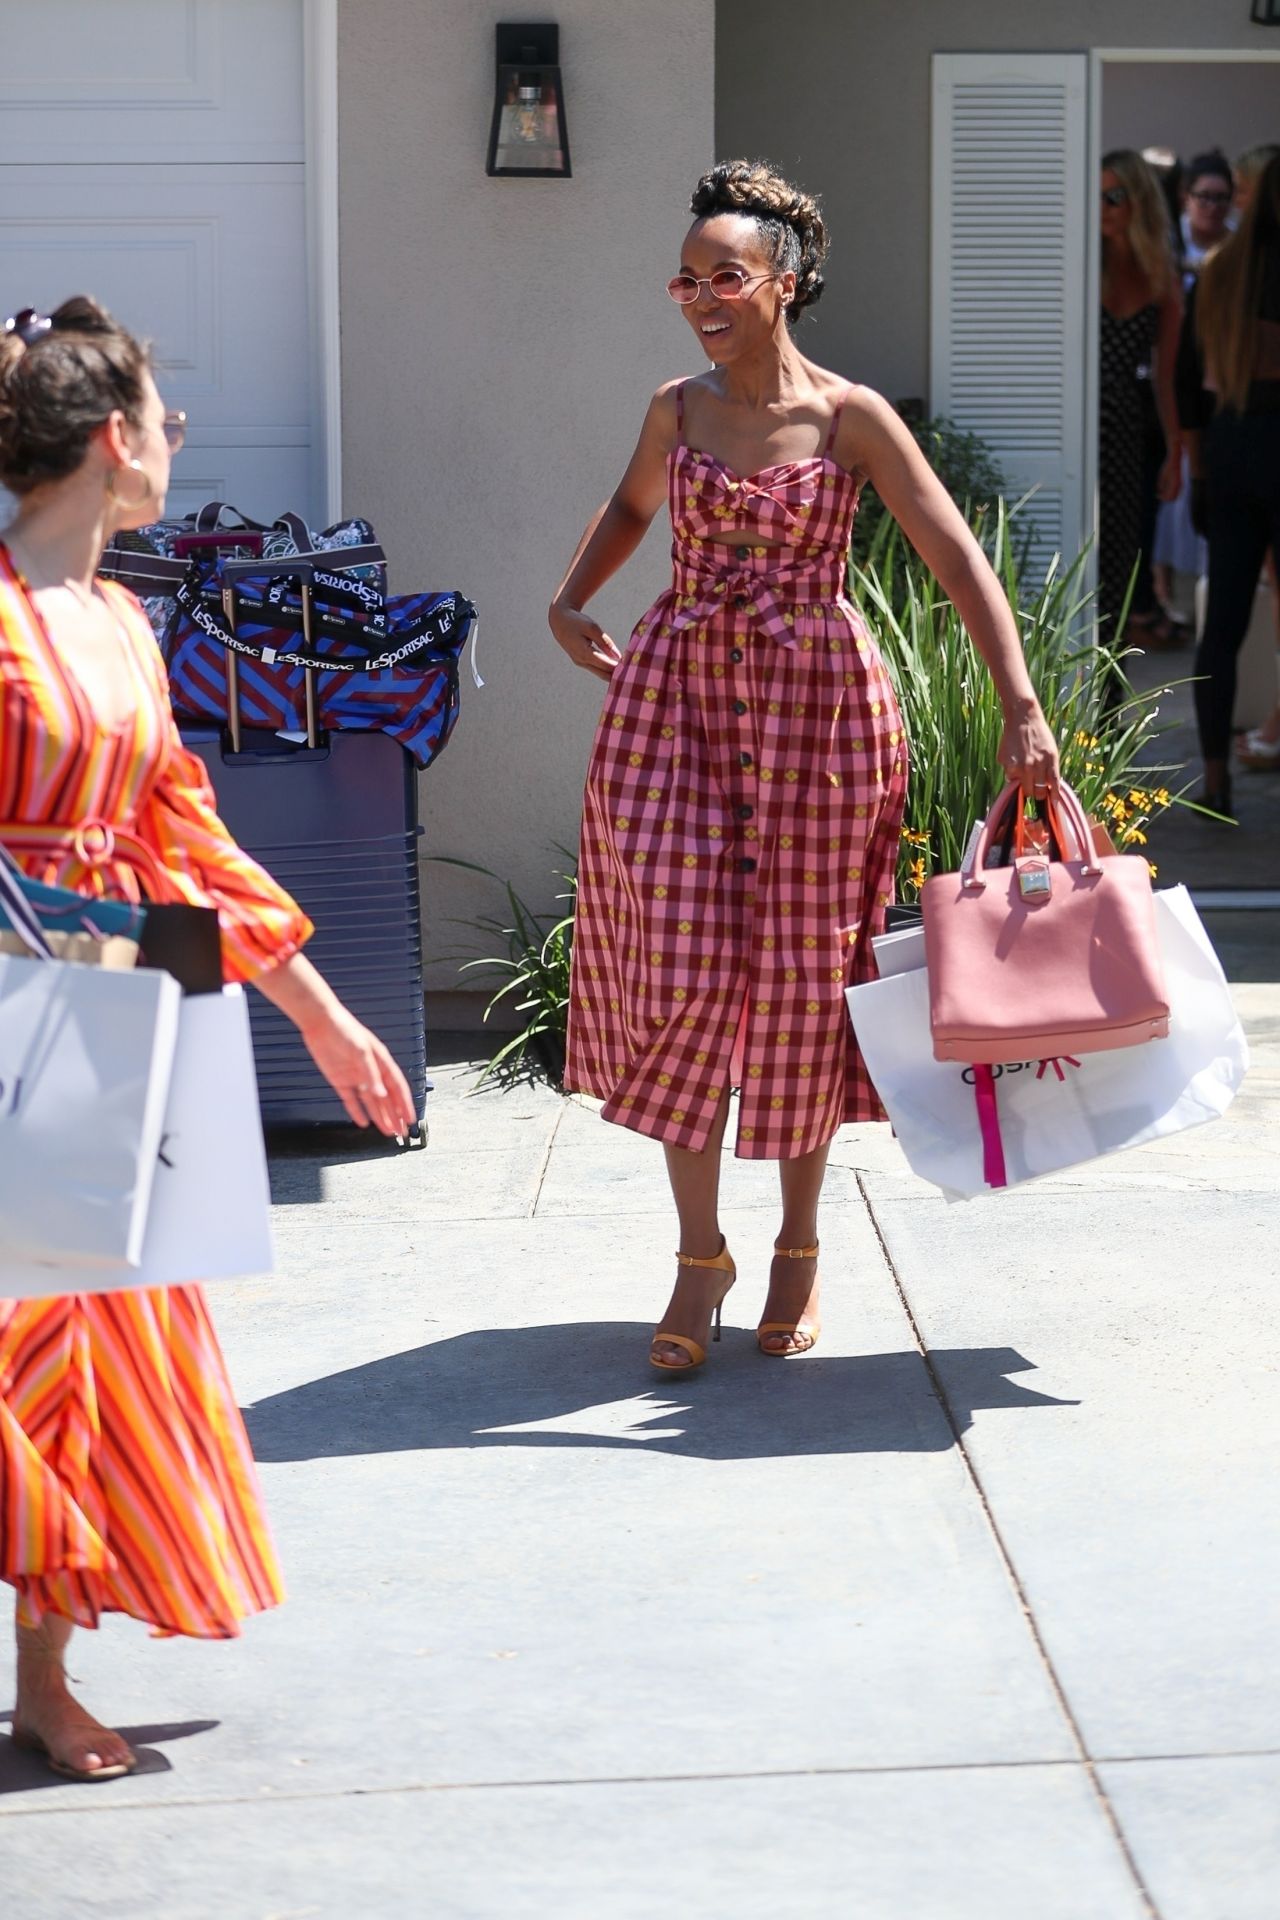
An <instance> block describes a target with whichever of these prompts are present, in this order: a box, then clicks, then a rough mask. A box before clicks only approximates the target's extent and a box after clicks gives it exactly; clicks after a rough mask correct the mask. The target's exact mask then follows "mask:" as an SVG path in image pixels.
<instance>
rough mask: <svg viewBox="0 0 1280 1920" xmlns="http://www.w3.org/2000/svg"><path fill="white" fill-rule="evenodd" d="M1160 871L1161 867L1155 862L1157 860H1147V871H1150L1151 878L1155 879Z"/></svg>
mask: <svg viewBox="0 0 1280 1920" xmlns="http://www.w3.org/2000/svg"><path fill="white" fill-rule="evenodd" d="M1159 871H1160V869H1159V867H1158V866H1157V865H1156V863H1155V861H1154V860H1148V862H1147V872H1148V873H1149V874H1150V875H1151V878H1152V879H1153V880H1154V879H1155V878H1156V875H1157V874H1158V873H1159Z"/></svg>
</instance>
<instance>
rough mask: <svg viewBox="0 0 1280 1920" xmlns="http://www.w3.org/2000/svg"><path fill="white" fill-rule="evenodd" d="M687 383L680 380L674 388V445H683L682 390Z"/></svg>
mask: <svg viewBox="0 0 1280 1920" xmlns="http://www.w3.org/2000/svg"><path fill="white" fill-rule="evenodd" d="M687 385H688V382H687V381H685V380H682V381H681V382H680V384H679V386H678V387H677V388H676V445H677V446H678V447H682V446H683V445H684V390H685V387H686V386H687Z"/></svg>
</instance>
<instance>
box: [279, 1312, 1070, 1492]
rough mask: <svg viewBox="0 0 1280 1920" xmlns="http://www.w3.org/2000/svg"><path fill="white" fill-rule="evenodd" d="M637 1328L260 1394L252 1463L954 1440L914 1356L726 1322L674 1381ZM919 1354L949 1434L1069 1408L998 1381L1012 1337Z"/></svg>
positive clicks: (1010, 1364) (781, 1452)
mask: <svg viewBox="0 0 1280 1920" xmlns="http://www.w3.org/2000/svg"><path fill="white" fill-rule="evenodd" d="M651 1335H652V1328H651V1327H650V1326H648V1325H640V1324H635V1323H628V1322H625V1321H623V1322H612V1323H606V1324H603V1325H602V1324H601V1323H599V1322H590V1323H582V1324H573V1323H570V1324H566V1325H558V1326H544V1327H517V1328H506V1329H499V1328H493V1329H487V1330H483V1331H477V1332H473V1333H465V1334H460V1335H458V1336H457V1338H455V1339H452V1340H441V1341H439V1342H437V1343H435V1344H433V1345H430V1346H425V1347H416V1348H414V1349H412V1350H411V1351H410V1352H407V1353H397V1354H391V1355H388V1357H387V1358H386V1359H383V1360H375V1361H371V1362H370V1363H369V1364H368V1365H366V1366H362V1367H352V1368H351V1369H349V1370H348V1371H347V1372H344V1373H335V1374H329V1375H327V1376H326V1377H325V1378H323V1379H320V1380H312V1381H308V1382H307V1383H306V1384H305V1385H303V1386H300V1387H293V1388H291V1389H290V1390H289V1391H288V1392H285V1393H279V1394H273V1395H272V1396H271V1397H270V1398H269V1399H266V1400H261V1401H259V1402H258V1403H257V1405H256V1406H253V1407H250V1408H248V1409H247V1410H246V1411H245V1416H244V1417H245V1422H246V1425H247V1426H248V1429H249V1437H250V1439H251V1441H252V1443H253V1450H254V1453H255V1455H256V1456H257V1458H258V1459H259V1460H262V1461H285V1460H317V1459H332V1458H335V1457H339V1456H342V1455H347V1454H370V1453H403V1452H411V1451H415V1450H417V1449H421V1448H445V1447H461V1448H474V1447H478V1446H496V1447H520V1446H529V1447H631V1448H636V1447H637V1446H640V1447H644V1448H647V1449H649V1450H653V1451H657V1452H660V1453H674V1454H684V1455H688V1456H689V1457H691V1458H694V1459H701V1460H754V1459H766V1458H785V1457H788V1456H790V1455H804V1454H832V1453H912V1452H943V1451H945V1450H946V1449H947V1448H949V1447H950V1446H951V1445H952V1444H953V1438H954V1436H953V1433H952V1428H951V1426H950V1425H949V1424H948V1420H947V1417H946V1415H945V1414H944V1412H943V1409H942V1408H941V1407H940V1405H939V1404H938V1399H937V1396H936V1394H935V1393H934V1390H933V1385H932V1382H931V1380H930V1377H929V1373H928V1370H927V1369H926V1367H925V1365H924V1362H923V1360H922V1359H921V1357H920V1355H919V1354H918V1353H916V1352H904V1353H876V1354H866V1355H861V1356H852V1357H849V1356H843V1355H833V1356H830V1357H824V1356H823V1355H822V1354H821V1353H817V1354H814V1355H812V1356H811V1357H809V1358H806V1359H798V1360H782V1361H778V1360H766V1359H764V1358H762V1357H761V1356H760V1355H759V1354H758V1353H757V1352H756V1349H755V1342H754V1338H753V1336H752V1335H751V1334H750V1333H749V1332H747V1331H745V1330H741V1329H736V1328H731V1329H727V1330H726V1337H725V1339H724V1340H723V1341H722V1342H721V1344H720V1345H719V1346H718V1347H713V1348H712V1349H711V1358H710V1360H709V1361H708V1363H707V1367H706V1369H705V1371H703V1372H700V1373H698V1374H695V1375H694V1376H693V1377H692V1378H689V1379H685V1378H682V1377H681V1376H680V1375H679V1374H677V1373H671V1374H661V1373H658V1372H656V1371H655V1370H654V1369H652V1368H650V1367H649V1366H648V1365H647V1363H646V1360H645V1355H646V1353H647V1350H648V1344H649V1340H650V1338H651ZM930 1358H931V1360H932V1362H933V1364H934V1366H935V1367H936V1369H937V1372H938V1377H939V1379H940V1380H941V1381H942V1383H943V1389H944V1392H945V1394H946V1398H947V1403H948V1409H949V1412H950V1416H951V1419H952V1420H953V1421H954V1423H955V1426H956V1428H957V1429H958V1430H959V1431H960V1432H964V1430H965V1429H966V1428H967V1427H968V1426H969V1425H970V1424H971V1421H972V1416H973V1413H974V1411H975V1409H977V1408H980V1407H981V1408H993V1407H1007V1408H1025V1407H1052V1406H1076V1405H1078V1404H1079V1402H1078V1401H1073V1400H1055V1399H1053V1398H1051V1397H1050V1396H1049V1395H1047V1394H1041V1393H1036V1392H1035V1391H1034V1390H1033V1389H1031V1388H1029V1387H1025V1386H1022V1385H1021V1384H1020V1383H1018V1382H1017V1381H1014V1380H1010V1379H1008V1378H1007V1377H1006V1376H1007V1375H1009V1374H1011V1373H1021V1372H1026V1371H1027V1370H1029V1369H1033V1365H1034V1363H1033V1362H1032V1361H1030V1360H1024V1359H1023V1357H1022V1355H1021V1354H1019V1353H1018V1352H1017V1351H1016V1350H1015V1349H1014V1348H1012V1347H960V1348H952V1349H945V1348H944V1349H941V1350H938V1351H935V1352H933V1353H931V1355H930ZM557 1423H558V1424H557ZM511 1429H514V1431H512V1430H511ZM521 1429H524V1430H523V1431H521Z"/></svg>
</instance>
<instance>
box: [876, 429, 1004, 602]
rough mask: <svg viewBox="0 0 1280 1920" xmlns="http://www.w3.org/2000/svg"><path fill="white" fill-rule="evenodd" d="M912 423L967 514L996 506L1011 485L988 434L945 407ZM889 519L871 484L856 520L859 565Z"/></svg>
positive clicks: (929, 457) (924, 450)
mask: <svg viewBox="0 0 1280 1920" xmlns="http://www.w3.org/2000/svg"><path fill="white" fill-rule="evenodd" d="M909 424H910V427H911V434H912V437H913V439H914V440H915V443H916V445H917V446H918V447H919V448H920V450H921V451H922V453H923V454H924V457H925V459H926V460H927V461H928V462H929V465H930V466H931V467H932V468H933V471H934V472H935V473H936V474H937V476H938V478H939V480H941V482H942V484H943V486H944V487H945V488H946V490H947V492H948V493H949V494H950V495H951V498H952V499H953V500H954V501H955V502H956V505H957V506H958V507H959V508H960V509H961V510H962V512H964V513H965V514H966V516H967V515H969V514H971V513H974V512H976V510H977V509H978V508H979V507H985V508H987V509H991V508H993V507H994V506H995V503H996V502H997V501H998V500H1002V499H1004V498H1005V497H1006V496H1007V493H1008V487H1007V485H1006V482H1005V477H1004V474H1003V473H1002V472H1001V470H1000V466H999V463H998V461H997V460H996V458H995V455H994V454H993V453H992V451H991V449H990V447H988V445H987V444H986V442H985V440H980V439H979V438H978V435H977V434H976V433H969V432H967V431H966V429H965V428H963V427H958V426H957V425H956V423H955V421H954V420H949V419H948V418H947V416H946V415H945V414H941V413H940V414H935V415H934V416H933V417H932V418H931V419H928V420H915V421H912V422H910V423H909ZM887 519H888V513H887V510H886V508H885V506H884V503H883V501H882V500H881V499H880V496H879V494H878V493H877V492H876V490H875V488H874V487H871V486H868V487H865V488H864V489H863V493H862V498H861V501H860V502H859V506H858V517H857V519H856V520H855V521H854V524H853V561H854V565H855V566H865V565H866V562H867V559H868V558H869V556H870V554H871V553H872V551H873V550H874V549H875V547H876V543H877V541H878V540H879V539H880V538H881V528H882V527H883V526H884V524H885V522H886V520H887Z"/></svg>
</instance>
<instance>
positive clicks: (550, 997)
mask: <svg viewBox="0 0 1280 1920" xmlns="http://www.w3.org/2000/svg"><path fill="white" fill-rule="evenodd" d="M556 851H557V852H558V853H560V854H562V855H563V856H564V858H565V860H566V861H567V862H568V863H569V864H568V868H567V870H558V871H557V874H556V877H557V879H560V880H563V881H564V882H565V884H566V887H567V889H568V891H567V892H565V893H558V894H557V895H556V896H555V897H556V899H557V901H568V902H569V903H570V906H569V912H568V913H566V914H565V915H564V916H563V917H562V918H561V919H558V920H555V921H550V920H549V919H548V917H547V916H543V915H539V914H536V913H534V912H533V910H532V908H530V907H528V906H527V905H526V904H525V902H524V901H523V900H522V899H521V898H520V896H519V894H518V893H517V892H516V890H515V888H514V887H513V886H512V885H511V883H510V881H503V880H498V875H497V874H495V873H493V872H492V871H491V869H490V868H488V867H482V866H477V865H476V863H475V862H474V861H472V860H457V859H452V858H450V857H448V856H447V855H444V854H440V855H437V856H436V859H437V862H438V864H439V865H441V866H446V867H461V868H463V869H465V871H467V872H468V873H481V874H484V875H485V877H486V878H487V879H490V880H498V884H499V885H500V886H501V887H502V889H503V892H504V893H505V895H506V900H507V916H506V919H495V918H494V917H493V916H492V915H489V914H481V915H479V916H478V917H477V918H476V919H474V920H471V921H468V922H467V923H466V924H467V925H468V926H471V927H473V928H475V929H476V930H478V931H479V932H481V933H483V934H486V935H488V936H490V937H494V938H497V939H498V940H500V941H501V942H502V943H503V945H504V947H505V952H502V953H498V954H486V955H483V956H482V957H481V958H480V959H477V960H468V961H466V962H464V964H463V965H462V967H461V969H460V971H461V972H463V973H469V972H471V971H472V970H473V969H475V968H479V969H482V970H486V971H487V972H488V973H490V974H491V975H497V976H498V977H499V978H500V979H501V980H502V985H501V986H500V987H499V988H498V990H497V992H496V993H495V994H493V996H492V998H491V999H490V1000H489V1002H488V1005H487V1006H486V1007H485V1010H484V1019H485V1022H486V1024H487V1023H488V1020H489V1016H490V1015H491V1014H492V1013H493V1012H494V1011H495V1009H496V1008H498V1007H500V1006H504V1004H505V1003H508V1002H510V1001H511V1000H512V997H513V996H519V997H518V998H516V999H515V1001H514V1007H513V1009H512V1010H513V1011H514V1012H516V1013H518V1014H523V1015H524V1016H525V1019H524V1024H523V1025H522V1026H521V1027H520V1029H519V1031H518V1032H516V1033H514V1034H511V1035H510V1036H509V1037H508V1038H506V1039H505V1040H504V1041H503V1043H502V1045H501V1046H500V1047H499V1048H498V1051H497V1052H496V1053H495V1054H494V1056H493V1058H492V1059H491V1060H490V1061H489V1063H488V1065H487V1066H486V1067H485V1069H484V1071H483V1073H482V1074H481V1075H480V1080H481V1083H482V1084H483V1082H484V1081H485V1080H487V1079H489V1078H490V1076H494V1077H496V1078H497V1079H498V1080H499V1081H500V1082H501V1083H502V1084H503V1085H504V1086H505V1085H511V1084H512V1083H513V1082H514V1081H516V1080H520V1079H525V1078H528V1077H530V1076H531V1075H534V1074H541V1075H542V1076H543V1077H544V1078H545V1079H547V1080H549V1081H550V1082H551V1084H552V1085H553V1086H556V1087H558V1086H559V1085H560V1084H561V1082H562V1081H563V1079H564V1042H565V1028H566V1023H567V1020H568V1012H569V964H570V956H571V954H572V951H573V903H574V902H575V901H576V898H577V892H578V876H577V873H576V870H575V867H574V860H573V855H572V854H571V853H570V852H569V851H568V849H567V848H565V847H559V848H557V849H556ZM508 921H509V924H508Z"/></svg>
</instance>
